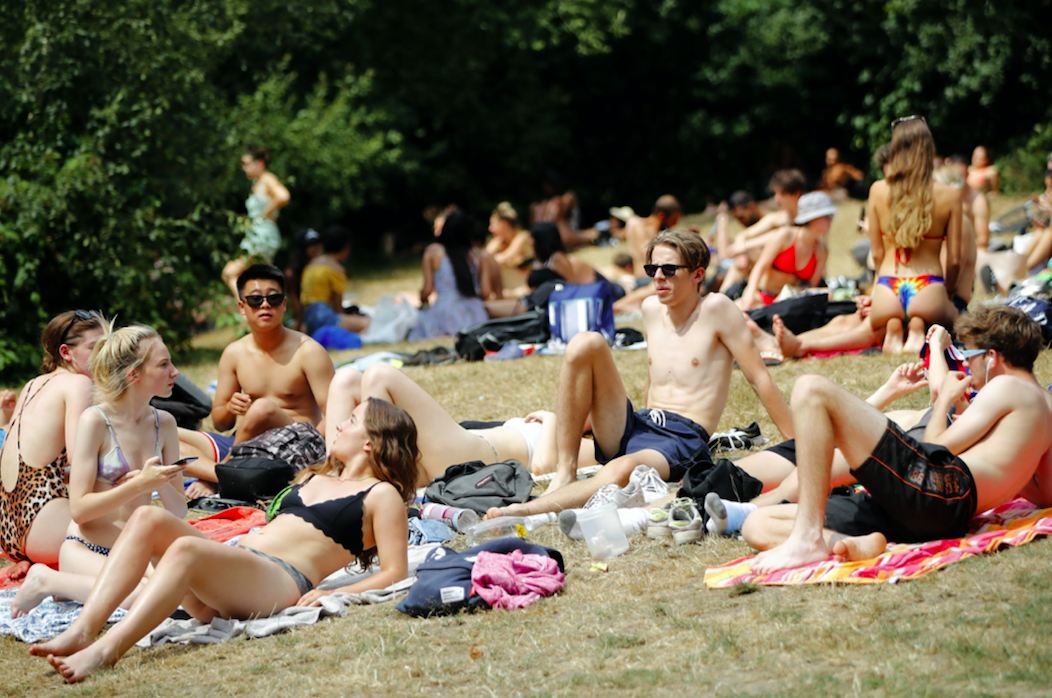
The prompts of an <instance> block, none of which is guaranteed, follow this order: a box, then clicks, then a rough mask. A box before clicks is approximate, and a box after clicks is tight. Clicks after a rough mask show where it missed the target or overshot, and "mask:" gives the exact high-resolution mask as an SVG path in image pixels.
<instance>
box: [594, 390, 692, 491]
mask: <svg viewBox="0 0 1052 698" xmlns="http://www.w3.org/2000/svg"><path fill="white" fill-rule="evenodd" d="M644 450H653V451H657V452H658V453H660V454H661V455H662V456H664V457H665V460H666V461H667V462H668V470H669V476H668V481H669V482H679V481H680V480H682V479H683V475H684V474H685V473H686V472H687V468H689V467H690V466H691V464H692V463H695V462H697V461H699V460H711V459H712V458H711V456H710V454H709V433H708V432H707V431H705V427H703V426H701V425H700V424H698V423H697V422H695V421H693V420H691V419H687V418H686V417H683V416H681V415H678V414H676V413H675V412H668V411H666V410H649V409H647V410H639V411H638V412H634V411H633V410H632V401H631V400H629V401H628V417H627V419H626V420H625V431H624V433H623V434H622V436H621V444H620V446H619V447H618V449H617V453H614V454H612V455H606V454H604V453H603V452H602V450H601V449H600V448H599V444H598V443H597V444H596V445H595V458H596V460H597V461H599V462H600V463H603V464H604V465H605V464H606V463H608V462H610V461H612V460H613V459H615V458H620V457H621V456H623V455H625V454H626V453H638V452H639V451H644Z"/></svg>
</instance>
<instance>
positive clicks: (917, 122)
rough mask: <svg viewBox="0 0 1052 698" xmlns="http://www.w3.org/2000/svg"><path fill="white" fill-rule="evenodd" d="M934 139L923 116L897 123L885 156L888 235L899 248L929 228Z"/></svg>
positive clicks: (917, 241)
mask: <svg viewBox="0 0 1052 698" xmlns="http://www.w3.org/2000/svg"><path fill="white" fill-rule="evenodd" d="M934 160H935V141H934V140H932V137H931V131H929V130H928V125H927V124H926V123H924V120H923V119H912V120H910V121H905V122H903V123H901V124H899V125H898V126H897V127H896V128H895V130H894V132H892V134H891V152H890V154H889V156H888V174H887V181H888V189H889V190H890V196H889V199H888V223H887V226H886V228H887V232H886V234H887V236H888V238H890V239H891V240H892V242H894V243H895V246H896V247H898V248H899V249H904V250H913V249H916V248H917V246H918V245H920V242H921V240H922V239H924V236H925V235H926V234H927V233H928V231H929V230H930V229H931V214H932V208H933V205H934V198H935V197H934V194H933V189H932V169H933V163H934Z"/></svg>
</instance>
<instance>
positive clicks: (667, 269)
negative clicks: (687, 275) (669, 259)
mask: <svg viewBox="0 0 1052 698" xmlns="http://www.w3.org/2000/svg"><path fill="white" fill-rule="evenodd" d="M658 269H660V270H661V273H662V274H663V275H664V277H665V278H666V279H667V278H670V277H673V276H675V275H676V270H677V269H690V267H688V266H687V265H686V264H644V265H643V271H644V272H646V275H647V276H649V277H650V278H651V279H653V278H654V276H656V275H657V272H658Z"/></svg>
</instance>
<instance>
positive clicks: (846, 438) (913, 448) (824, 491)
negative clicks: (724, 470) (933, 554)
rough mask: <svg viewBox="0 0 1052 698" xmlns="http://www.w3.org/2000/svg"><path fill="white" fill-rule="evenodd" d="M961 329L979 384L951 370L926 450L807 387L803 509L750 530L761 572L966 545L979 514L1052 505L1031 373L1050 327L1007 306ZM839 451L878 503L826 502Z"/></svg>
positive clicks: (815, 379) (877, 417)
mask: <svg viewBox="0 0 1052 698" xmlns="http://www.w3.org/2000/svg"><path fill="white" fill-rule="evenodd" d="M955 329H956V331H957V336H958V337H959V338H961V339H962V340H963V341H964V344H965V347H966V348H967V351H966V352H965V355H966V357H967V362H968V369H969V371H971V374H972V375H971V376H965V375H964V374H962V373H960V372H951V373H949V374H948V375H947V376H946V378H945V379H944V380H943V382H942V385H941V387H940V389H939V395H938V397H937V398H936V400H935V406H934V409H933V415H932V418H931V420H930V421H929V422H928V427H927V428H926V430H925V433H924V441H925V442H924V443H920V442H918V441H916V440H914V439H910V438H909V437H907V436H905V435H903V433H902V431H901V430H900V429H899V428H898V427H896V426H893V425H892V424H890V423H889V421H888V419H887V417H885V416H884V415H882V414H881V413H880V412H879V411H877V410H876V409H875V408H873V407H871V406H870V405H867V404H865V403H864V402H862V400H860V399H859V398H857V397H855V396H854V395H851V394H850V393H848V392H847V391H846V390H844V389H843V388H840V387H839V386H837V385H835V384H833V383H832V382H830V381H829V380H827V379H825V378H821V377H819V376H804V377H803V378H800V379H799V380H797V382H796V385H795V386H794V388H793V400H792V402H793V421H794V423H795V424H796V425H798V426H803V425H805V424H806V425H807V427H806V429H801V431H800V433H799V435H798V437H797V448H798V453H799V466H798V473H799V478H800V503H799V504H798V505H792V504H787V505H783V506H777V507H767V508H764V509H758V510H757V511H755V512H753V513H752V514H751V515H750V516H749V518H747V519H746V520H745V526H744V527H743V528H742V534H743V535H744V537H745V540H746V541H747V542H748V543H749V544H750V545H752V546H753V547H754V548H756V549H758V550H763V551H764V552H762V553H760V554H759V555H757V556H756V559H755V560H754V561H753V563H752V569H753V570H754V571H755V572H757V573H760V574H765V573H769V572H773V571H775V570H780V569H788V568H792V567H799V566H801V565H806V564H808V563H811V562H816V561H820V560H825V559H827V558H828V557H829V555H830V552H832V553H833V554H835V555H838V556H841V557H844V558H847V559H851V560H864V559H869V558H873V557H875V556H877V555H879V554H880V553H881V552H883V551H884V548H885V546H886V544H887V539H888V538H892V539H893V540H895V541H896V542H902V543H909V542H915V541H925V540H934V539H939V538H953V537H958V536H962V535H965V534H966V533H967V532H968V525H969V522H970V521H971V519H972V517H973V516H975V514H977V513H979V512H983V511H986V510H987V509H990V508H991V507H995V506H998V505H1000V504H1002V503H1004V502H1006V501H1008V500H1009V499H1011V498H1012V497H1015V496H1016V495H1019V494H1022V495H1023V496H1026V497H1035V498H1038V499H1041V498H1042V497H1047V495H1048V494H1049V492H1050V490H1049V488H1048V487H1047V485H1046V483H1044V482H1043V481H1042V480H1043V476H1044V475H1047V474H1048V471H1049V470H1050V468H1049V466H1048V464H1047V463H1046V462H1045V461H1046V458H1045V454H1046V452H1047V451H1048V447H1049V444H1050V443H1052V407H1050V399H1049V395H1048V391H1046V390H1044V389H1043V388H1042V387H1041V386H1040V385H1039V384H1038V382H1037V379H1036V378H1035V377H1034V374H1033V365H1034V361H1035V359H1036V358H1037V355H1038V354H1039V353H1040V351H1041V348H1042V339H1041V331H1040V329H1039V328H1038V326H1037V324H1036V323H1035V322H1034V321H1033V320H1031V319H1030V318H1028V317H1027V316H1026V314H1025V313H1023V312H1022V311H1020V310H1017V309H1015V308H1009V307H1006V306H999V307H993V308H985V307H984V308H978V309H977V310H976V311H975V312H973V313H971V314H968V315H962V316H961V317H959V318H958V320H957V322H956V324H955ZM973 384H974V386H975V387H976V388H981V390H980V391H979V393H978V395H977V396H976V397H975V398H974V399H973V400H972V402H971V405H970V406H969V407H968V409H967V410H966V411H965V412H964V414H963V415H961V416H960V417H959V418H958V419H957V420H956V421H955V422H954V423H953V425H952V426H950V427H949V428H947V426H946V415H947V412H948V410H949V406H950V405H951V404H953V403H954V402H956V401H958V400H959V399H961V398H962V397H964V396H965V395H966V394H967V392H968V389H969V388H970V387H972V385H973ZM834 447H839V448H840V450H841V452H842V453H843V455H844V458H845V459H846V460H847V463H848V464H849V465H850V466H851V470H852V474H853V475H854V476H855V478H856V479H857V480H858V481H859V482H860V483H862V484H863V485H865V486H866V488H867V489H868V490H869V494H861V495H859V494H856V495H852V496H851V497H829V498H828V504H827V496H828V492H829V473H830V464H831V462H832V458H833V449H834ZM1039 471H1040V472H1039ZM1035 474H1037V477H1036V478H1035ZM823 523H826V524H827V525H829V526H831V527H832V528H824V526H823Z"/></svg>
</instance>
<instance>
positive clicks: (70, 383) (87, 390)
mask: <svg viewBox="0 0 1052 698" xmlns="http://www.w3.org/2000/svg"><path fill="white" fill-rule="evenodd" d="M55 380H57V381H58V384H57V386H56V387H58V388H59V389H60V390H61V391H62V394H63V395H64V396H66V397H69V396H71V395H86V394H91V388H92V383H91V379H90V378H88V377H87V376H84V375H81V374H79V373H68V374H66V375H60V376H56V377H55Z"/></svg>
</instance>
